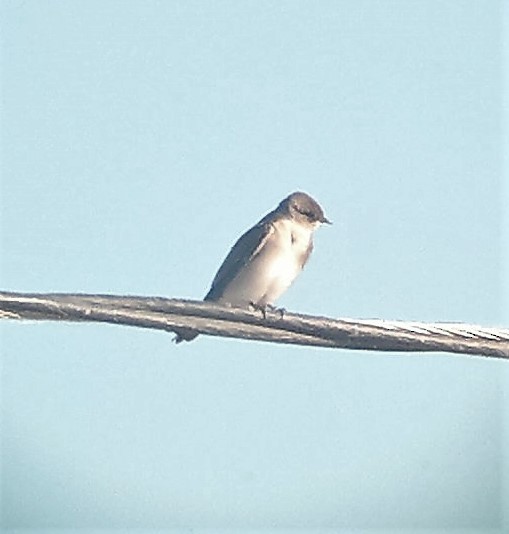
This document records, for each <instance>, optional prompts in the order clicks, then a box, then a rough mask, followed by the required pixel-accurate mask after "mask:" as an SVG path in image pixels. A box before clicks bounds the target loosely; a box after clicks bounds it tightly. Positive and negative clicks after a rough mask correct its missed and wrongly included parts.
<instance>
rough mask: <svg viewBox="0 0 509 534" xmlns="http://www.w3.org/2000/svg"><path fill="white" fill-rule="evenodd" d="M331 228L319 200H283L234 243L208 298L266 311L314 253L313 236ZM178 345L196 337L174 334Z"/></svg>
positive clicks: (297, 197) (187, 331) (302, 196)
mask: <svg viewBox="0 0 509 534" xmlns="http://www.w3.org/2000/svg"><path fill="white" fill-rule="evenodd" d="M324 223H325V224H332V223H331V222H330V221H329V219H327V217H325V215H324V212H323V210H322V208H321V207H320V205H319V204H318V202H317V201H316V200H314V199H313V198H312V197H311V196H309V195H308V194H307V193H303V192H301V191H297V192H294V193H292V194H291V195H289V196H287V197H286V198H284V199H283V200H282V201H281V202H280V203H279V205H278V206H277V208H276V209H274V210H273V211H271V212H270V213H268V214H267V215H265V217H263V218H262V219H261V220H260V221H259V222H258V223H256V224H255V225H254V226H253V227H252V228H250V229H249V230H248V231H247V232H245V233H244V234H243V235H242V236H241V237H240V238H239V239H238V240H237V242H236V243H235V244H234V245H233V247H232V248H231V250H230V252H229V253H228V255H227V256H226V258H225V260H224V261H223V263H222V264H221V266H220V267H219V270H218V271H217V274H216V276H215V277H214V280H213V281H212V285H211V287H210V290H209V292H208V293H207V294H206V295H205V298H204V300H205V301H209V302H218V303H220V304H224V305H228V306H234V307H239V308H249V307H253V308H255V309H260V310H262V312H264V313H265V312H266V310H267V309H273V308H274V304H275V303H276V301H277V299H278V298H279V297H280V296H281V295H282V294H283V293H284V292H285V291H286V290H287V289H288V288H289V287H290V285H291V284H292V282H293V281H294V280H295V278H296V277H297V276H298V275H299V273H300V272H301V271H302V269H303V268H304V265H305V264H306V262H307V261H308V259H309V256H310V254H311V252H312V250H313V233H314V231H315V230H316V229H317V228H318V227H319V226H321V225H322V224H324ZM176 333H177V335H176V337H175V339H174V340H175V342H176V343H180V342H182V341H192V340H193V339H194V338H195V337H196V336H197V335H198V333H197V332H196V331H195V330H191V329H179V330H177V331H176Z"/></svg>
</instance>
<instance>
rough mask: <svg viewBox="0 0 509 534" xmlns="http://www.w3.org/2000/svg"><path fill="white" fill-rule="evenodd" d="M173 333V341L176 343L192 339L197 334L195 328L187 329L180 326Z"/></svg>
mask: <svg viewBox="0 0 509 534" xmlns="http://www.w3.org/2000/svg"><path fill="white" fill-rule="evenodd" d="M175 333H176V334H177V335H176V336H175V337H174V338H173V341H175V343H177V345H178V344H179V343H182V341H192V340H193V339H194V338H195V337H197V336H198V333H197V332H196V331H195V330H188V329H187V328H180V329H179V330H175Z"/></svg>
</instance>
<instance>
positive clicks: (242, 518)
mask: <svg viewBox="0 0 509 534" xmlns="http://www.w3.org/2000/svg"><path fill="white" fill-rule="evenodd" d="M503 5H504V3H503V2H502V1H488V2H487V1H485V0H456V1H446V0H414V1H412V2H409V1H406V0H390V1H389V0H387V1H374V0H344V1H332V0H331V1H326V0H320V1H319V2H312V1H290V0H287V1H272V2H268V1H257V2H255V1H247V0H243V1H233V0H229V1H227V0H224V1H217V0H214V1H204V0H201V1H183V0H180V1H168V2H164V1H155V0H154V1H132V0H125V1H120V0H118V1H113V0H107V1H99V0H87V1H85V0H81V1H78V0H74V1H67V2H58V1H56V0H46V1H44V2H40V1H35V0H24V1H14V0H4V1H3V2H2V12H1V21H2V36H3V44H2V106H1V135H2V138H1V150H2V152H1V214H2V219H1V225H2V234H1V239H2V240H1V284H0V287H1V288H2V289H6V290H18V291H42V292H44V291H64V292H65V291H68V292H87V293H96V292H97V293H116V294H139V295H161V296H169V297H186V298H201V297H202V296H203V295H204V294H205V292H206V291H207V289H208V286H209V284H210V281H211V280H212V278H213V275H214V273H215V271H216V269H217V268H218V266H219V264H220V262H221V261H222V259H223V258H224V256H225V254H226V252H227V251H228V249H229V247H230V246H231V245H232V244H233V242H234V241H235V239H236V238H237V237H238V236H239V235H240V234H241V233H242V232H243V231H245V230H246V229H247V228H248V227H249V226H250V225H252V224H253V223H254V222H256V221H257V220H258V219H259V218H261V217H262V216H263V215H264V214H265V213H266V212H267V211H269V210H271V209H272V208H273V207H274V206H275V205H276V204H277V203H278V202H279V201H280V200H281V199H282V198H283V197H284V196H286V195H287V194H289V193H291V192H292V191H295V190H304V191H307V192H308V193H310V194H311V195H313V196H314V197H315V198H316V199H317V200H318V201H319V202H320V203H321V205H322V206H323V207H324V210H325V212H326V214H327V216H328V217H329V218H330V219H331V220H333V221H334V225H333V226H332V227H327V228H323V229H321V230H320V231H319V232H318V233H317V236H316V242H315V251H314V254H313V257H312V258H311V260H310V263H309V264H308V266H307V267H306V270H305V272H304V273H303V275H302V276H301V277H300V278H299V279H298V281H297V282H296V283H295V284H294V286H293V287H292V288H291V289H290V290H289V291H288V293H287V294H285V295H284V296H283V298H282V299H281V301H280V304H281V305H283V306H284V307H286V308H287V309H289V310H292V311H298V312H303V313H310V314H320V315H328V316H332V317H341V316H346V317H362V318H368V317H377V318H387V319H414V320H423V321H428V320H430V321H439V320H445V321H468V322H476V323H481V324H485V325H493V326H496V325H499V324H500V325H501V324H506V325H507V321H508V320H509V306H508V302H507V296H508V295H507V293H508V291H507V289H506V291H505V293H504V287H505V288H507V287H509V283H508V282H507V276H505V278H504V275H505V273H506V269H504V268H503V265H504V261H506V260H504V253H507V235H508V234H507V233H506V234H503V230H504V223H503V221H504V212H505V211H506V210H507V205H508V202H507V198H506V200H504V197H503V194H504V191H506V193H507V190H508V188H507V186H506V187H505V188H504V180H507V174H506V175H505V177H504V164H503V162H504V158H505V161H506V162H507V151H506V152H504V128H503V112H504V111H503V110H504V107H503V96H504V94H503V79H504V74H505V70H504V66H503V37H504V30H503V23H502V10H503V9H502V8H503ZM505 75H506V74H505ZM506 135H507V130H506ZM506 140H507V138H506ZM505 221H506V224H507V217H506V216H505ZM504 235H505V238H506V239H505V240H504ZM504 243H505V245H504ZM505 265H506V266H507V265H509V262H507V261H506V263H505ZM504 295H505V299H504ZM504 300H505V301H504ZM1 335H2V354H1V356H2V358H1V366H2V367H1V372H2V374H1V381H0V386H1V395H2V397H1V401H2V404H1V409H2V410H1V415H2V419H1V424H2V427H1V432H2V434H1V437H2V442H1V443H2V448H1V461H2V463H1V469H2V470H1V483H2V485H1V489H2V493H1V508H0V511H1V514H2V515H1V521H2V523H1V524H2V526H3V528H4V530H6V529H10V528H11V529H13V528H22V527H25V528H31V529H34V530H37V529H40V528H50V529H51V528H59V527H60V528H67V529H71V528H78V527H89V528H104V529H109V528H119V527H122V528H125V527H137V528H141V529H152V528H159V529H170V528H177V529H178V528H184V527H195V528H200V529H208V528H217V529H228V528H230V529H238V528H240V527H244V528H247V527H249V528H252V529H261V528H265V529H272V530H274V531H276V530H278V529H280V528H304V529H306V530H307V531H310V532H311V531H313V532H316V531H320V530H323V529H327V528H332V529H335V530H339V531H341V530H343V531H345V532H346V531H351V529H355V528H356V529H368V528H371V529H379V530H380V532H382V531H384V532H387V531H388V530H390V529H395V528H398V527H401V528H403V529H404V530H403V532H404V531H408V532H414V531H415V529H417V528H429V529H431V532H446V531H447V530H448V529H452V528H458V529H471V532H489V531H490V532H502V531H503V528H504V525H505V527H506V528H509V523H508V520H509V517H507V515H506V516H505V518H504V509H505V508H507V509H509V484H508V483H507V481H508V480H509V468H508V465H507V461H506V463H504V458H506V460H507V450H508V447H509V435H508V433H507V432H505V434H504V424H505V425H506V427H505V428H506V429H507V428H509V424H508V421H507V418H508V413H509V410H508V409H507V404H508V402H509V401H508V394H507V392H508V388H509V373H508V371H507V365H505V362H497V361H489V360H483V359H480V358H468V357H460V356H450V355H449V356H448V355H438V354H434V355H426V356H422V355H421V356H419V355H411V356H410V355H391V354H385V355H382V354H377V353H360V352H349V351H337V350H324V349H310V348H299V347H285V346H276V345H271V344H263V343H254V342H242V341H236V340H226V339H219V338H218V339H214V338H206V337H200V338H199V339H198V340H196V341H195V342H193V343H190V344H186V345H182V346H178V347H176V346H175V345H173V344H172V343H171V342H170V340H171V337H170V336H169V335H168V334H163V333H160V332H151V331H141V330H135V329H129V328H120V327H112V326H106V325H67V324H63V323H61V324H35V323H30V324H2V325H1ZM384 529H385V530H384ZM375 531H376V530H375Z"/></svg>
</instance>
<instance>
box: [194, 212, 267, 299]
mask: <svg viewBox="0 0 509 534" xmlns="http://www.w3.org/2000/svg"><path fill="white" fill-rule="evenodd" d="M273 232H274V227H273V226H272V225H271V224H270V223H268V222H265V219H262V220H261V221H260V222H259V223H258V224H257V225H256V226H253V228H251V229H250V230H248V231H247V232H246V233H245V234H243V235H242V236H241V237H240V238H239V239H238V241H237V242H236V243H235V245H233V247H232V249H231V250H230V252H229V253H228V256H226V258H225V260H224V261H223V263H222V265H221V267H219V271H217V274H216V276H215V277H214V280H213V282H212V286H211V287H210V291H209V292H208V293H207V295H206V297H205V300H217V299H219V298H221V295H222V294H223V292H224V290H225V289H226V286H227V285H228V283H229V282H231V281H232V280H233V279H234V278H235V277H236V276H237V274H238V273H239V271H240V270H241V269H242V268H243V267H244V266H245V265H246V264H247V263H249V262H250V261H251V260H252V259H253V258H254V257H255V256H256V255H257V254H258V253H259V252H260V250H261V249H262V248H263V246H264V245H265V243H266V242H267V239H268V238H269V237H270V235H271V234H272V233H273Z"/></svg>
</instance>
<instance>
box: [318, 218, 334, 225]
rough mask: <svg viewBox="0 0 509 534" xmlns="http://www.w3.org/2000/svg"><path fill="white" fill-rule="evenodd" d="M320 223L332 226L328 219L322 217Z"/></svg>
mask: <svg viewBox="0 0 509 534" xmlns="http://www.w3.org/2000/svg"><path fill="white" fill-rule="evenodd" d="M320 222H321V223H324V224H332V223H331V221H329V219H327V217H324V218H323V219H322V220H321V221H320Z"/></svg>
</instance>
